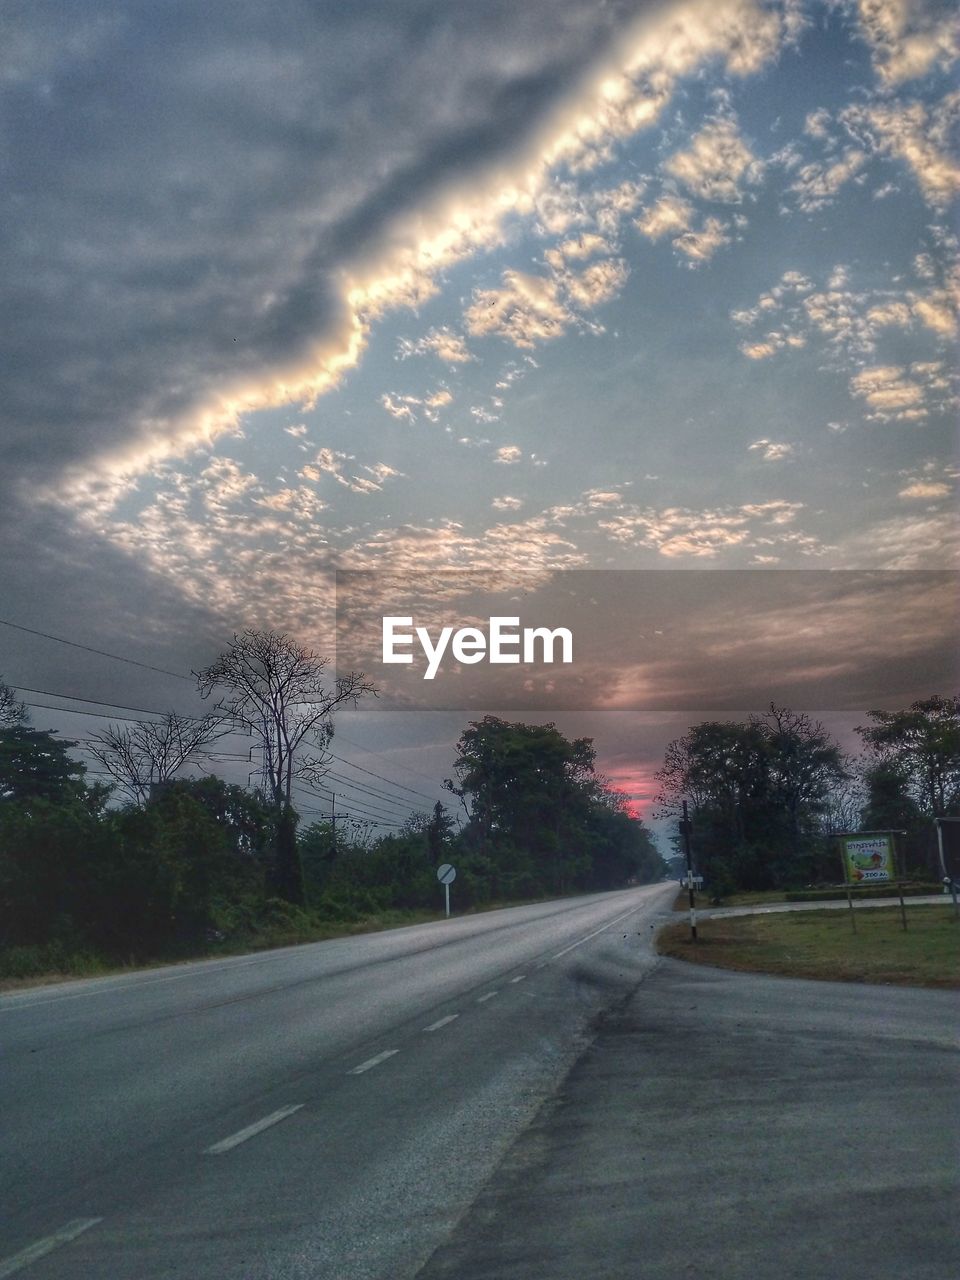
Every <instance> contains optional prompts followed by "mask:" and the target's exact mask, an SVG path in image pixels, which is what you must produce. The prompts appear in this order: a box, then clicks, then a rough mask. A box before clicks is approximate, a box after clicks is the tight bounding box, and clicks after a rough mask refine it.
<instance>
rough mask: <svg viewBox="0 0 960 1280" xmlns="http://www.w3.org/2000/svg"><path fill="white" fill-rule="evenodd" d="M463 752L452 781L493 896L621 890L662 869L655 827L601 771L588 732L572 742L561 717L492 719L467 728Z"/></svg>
mask: <svg viewBox="0 0 960 1280" xmlns="http://www.w3.org/2000/svg"><path fill="white" fill-rule="evenodd" d="M457 750H458V756H457V761H456V765H455V772H456V775H457V783H454V782H453V781H449V782H448V788H449V789H450V790H451V791H453V792H454V793H455V794H458V795H460V797H461V799H462V800H463V803H464V808H465V811H466V812H467V813H468V815H469V821H468V823H467V826H466V828H465V830H464V831H463V832H462V834H461V836H460V838H459V839H460V844H461V846H462V848H463V849H464V851H465V853H466V854H467V855H468V857H470V858H475V859H477V860H478V863H477V865H480V863H481V861H482V865H483V866H484V868H485V871H484V873H483V874H486V875H487V876H488V877H489V882H490V885H491V892H492V893H493V895H494V896H500V897H529V896H532V895H534V894H537V893H542V892H544V891H547V892H556V893H563V892H568V891H570V890H573V889H587V888H598V887H601V886H603V887H613V886H614V885H615V884H624V883H626V882H627V881H628V880H630V879H641V878H643V879H647V878H651V879H655V878H657V877H658V876H659V875H660V874H661V870H662V864H661V862H660V859H659V856H658V855H657V854H656V851H655V849H654V847H653V844H652V841H651V840H650V837H649V833H647V832H645V831H643V828H642V826H641V824H640V823H639V822H637V821H636V820H635V819H633V818H631V817H630V816H629V814H627V813H626V811H625V809H624V807H623V801H622V798H621V797H617V796H616V795H615V794H613V793H612V792H611V791H610V790H609V788H607V787H606V785H605V783H604V781H603V779H602V778H600V777H598V776H597V774H596V772H595V752H594V748H593V742H592V740H591V739H590V738H577V739H575V740H574V741H572V742H571V741H568V740H567V739H566V738H565V737H564V736H563V734H561V733H560V732H559V731H558V730H557V728H556V726H555V725H553V724H546V725H528V724H522V723H519V724H512V723H510V722H508V721H505V720H501V719H498V718H497V717H496V716H486V717H485V718H484V719H483V720H479V721H473V722H472V723H471V724H469V725H468V726H467V728H466V729H465V730H464V732H463V733H462V734H461V736H460V740H459V742H458V744H457ZM458 857H462V855H461V854H459V853H458Z"/></svg>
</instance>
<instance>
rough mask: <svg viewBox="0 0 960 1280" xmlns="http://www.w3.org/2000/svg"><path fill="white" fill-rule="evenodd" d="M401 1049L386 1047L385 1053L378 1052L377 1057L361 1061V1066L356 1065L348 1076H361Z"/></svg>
mask: <svg viewBox="0 0 960 1280" xmlns="http://www.w3.org/2000/svg"><path fill="white" fill-rule="evenodd" d="M399 1052H400V1050H399V1049H384V1051H383V1053H378V1054H377V1056H376V1057H375V1058H368V1059H367V1060H366V1062H361V1063H360V1065H359V1067H354V1068H353V1070H352V1071H348V1072H347V1075H348V1076H360V1075H363V1073H364V1071H369V1070H370V1068H371V1067H379V1065H380V1063H381V1062H386V1060H387V1059H388V1058H392V1057H393V1055H394V1054H395V1053H399Z"/></svg>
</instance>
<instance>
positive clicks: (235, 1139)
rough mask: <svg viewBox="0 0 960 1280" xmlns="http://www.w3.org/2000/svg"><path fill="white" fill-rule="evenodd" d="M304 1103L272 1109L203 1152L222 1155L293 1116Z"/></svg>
mask: <svg viewBox="0 0 960 1280" xmlns="http://www.w3.org/2000/svg"><path fill="white" fill-rule="evenodd" d="M303 1105H304V1104H303V1103H302V1102H297V1103H294V1105H293V1106H292V1107H281V1108H280V1110H279V1111H271V1112H270V1114H269V1115H268V1116H264V1117H263V1119H262V1120H255V1121H254V1122H253V1124H248V1125H247V1127H246V1128H245V1129H240V1130H239V1132H237V1133H232V1134H231V1135H230V1137H229V1138H224V1139H223V1140H222V1141H221V1142H215V1143H214V1144H213V1146H212V1147H207V1149H206V1150H205V1151H204V1153H203V1154H204V1155H205V1156H222V1155H223V1153H224V1152H225V1151H232V1150H233V1148H234V1147H239V1145H240V1143H241V1142H246V1141H247V1139H248V1138H254V1137H256V1135H257V1134H258V1133H263V1131H264V1129H269V1128H270V1127H271V1126H272V1125H275V1124H279V1123H280V1121H281V1120H286V1118H287V1116H292V1115H293V1113H294V1112H295V1111H299V1110H300V1108H301V1107H302V1106H303Z"/></svg>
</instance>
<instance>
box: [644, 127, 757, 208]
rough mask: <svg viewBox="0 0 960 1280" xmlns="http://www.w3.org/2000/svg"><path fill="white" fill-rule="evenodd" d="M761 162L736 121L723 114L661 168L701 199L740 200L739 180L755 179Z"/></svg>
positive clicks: (725, 201)
mask: <svg viewBox="0 0 960 1280" xmlns="http://www.w3.org/2000/svg"><path fill="white" fill-rule="evenodd" d="M761 168H762V166H761V165H760V164H759V162H758V161H757V159H756V157H755V156H754V155H753V153H752V152H751V150H750V148H749V147H748V146H747V145H746V143H745V142H744V141H743V139H742V138H741V137H740V134H739V131H738V129H737V125H736V122H735V121H734V120H732V119H728V118H722V119H719V120H715V121H712V122H711V123H710V124H708V125H707V127H706V128H705V129H702V130H701V131H700V132H699V133H698V134H695V135H694V137H693V139H692V141H691V144H690V147H689V149H688V150H686V151H678V152H676V153H675V154H674V155H672V156H670V158H669V159H668V160H666V161H665V162H664V164H663V169H664V171H665V172H666V173H668V174H669V175H670V176H671V177H672V178H675V179H676V180H677V181H678V182H679V183H681V185H683V186H684V187H686V188H687V190H688V191H689V192H690V193H691V194H692V195H694V196H698V197H699V198H700V199H701V200H713V201H720V202H721V203H723V204H739V202H740V201H741V199H742V198H743V196H742V192H741V189H740V183H741V180H745V179H749V180H751V181H756V180H757V178H758V177H759V174H760V172H761Z"/></svg>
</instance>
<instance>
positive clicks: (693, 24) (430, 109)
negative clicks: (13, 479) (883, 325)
mask: <svg viewBox="0 0 960 1280" xmlns="http://www.w3.org/2000/svg"><path fill="white" fill-rule="evenodd" d="M52 11H53V13H54V14H55V15H56V16H55V18H54V19H52V20H51V19H50V17H49V14H48V8H47V7H46V6H33V7H29V6H28V7H27V8H25V9H22V10H21V11H20V12H19V13H18V15H17V16H16V19H15V25H14V30H13V31H12V33H11V32H9V31H8V32H7V33H6V38H7V39H8V41H9V42H10V46H11V47H15V48H17V49H19V50H20V51H21V55H22V56H21V55H18V59H17V66H16V73H15V74H14V75H13V76H11V77H10V79H9V81H8V83H7V85H6V86H5V89H6V93H7V95H8V97H7V104H6V105H7V107H8V118H9V119H10V120H11V121H12V122H13V127H12V128H11V130H10V140H11V142H10V146H11V153H10V156H9V173H10V174H12V175H13V181H12V183H8V188H7V196H6V198H7V200H8V203H7V205H6V207H5V214H6V215H7V216H6V219H5V220H6V225H7V234H6V235H5V239H4V246H5V247H4V250H3V257H2V260H0V280H2V281H3V282H4V286H3V288H4V292H3V296H2V297H0V303H2V305H3V306H4V308H5V310H7V311H8V312H12V311H16V313H17V314H18V316H19V317H20V320H19V323H18V326H17V330H16V333H15V334H14V335H13V340H12V343H11V344H10V345H9V346H8V348H7V350H6V352H5V356H4V363H3V367H2V371H3V376H4V385H5V397H4V413H5V418H4V422H3V429H4V432H5V435H6V437H7V439H8V455H7V457H8V468H7V474H8V475H10V474H19V473H20V472H21V471H22V469H24V468H30V469H31V470H32V472H33V473H34V474H35V475H36V474H42V475H44V476H51V475H54V474H60V473H62V471H63V469H64V468H65V467H73V468H74V472H73V474H72V476H71V477H70V478H68V479H67V480H65V479H63V478H61V479H60V481H59V482H58V484H57V486H56V488H57V491H58V492H59V495H60V496H61V497H63V498H64V499H65V500H66V501H70V500H71V496H72V495H73V494H78V495H82V493H83V491H84V486H85V485H87V484H88V483H89V480H88V477H87V475H86V474H85V472H86V471H87V470H92V469H97V470H99V471H100V472H101V473H102V472H103V470H104V469H106V468H108V467H109V468H110V469H112V470H113V471H114V472H115V473H117V474H119V475H123V474H126V473H129V474H135V473H139V472H142V471H144V470H145V469H146V468H147V467H149V466H150V465H151V463H152V462H156V461H157V460H158V459H162V458H164V457H168V456H171V455H172V454H173V453H176V452H184V451H186V450H189V449H190V448H192V447H194V446H196V445H197V444H201V443H207V444H209V443H210V442H211V441H212V440H213V439H214V438H215V437H217V436H218V435H221V434H223V433H224V432H227V431H230V430H236V429H237V427H238V425H239V423H240V422H241V420H242V419H243V418H244V417H245V416H248V415H250V414H251V413H253V412H255V411H257V410H259V409H264V408H267V407H271V406H277V405H282V404H289V403H303V404H308V405H309V404H313V403H314V402H315V401H316V399H317V398H318V397H319V396H322V395H324V394H326V393H327V392H329V391H330V390H331V389H332V388H334V387H336V386H337V385H338V384H339V381H340V379H341V378H342V377H343V375H344V373H345V372H346V371H348V370H349V369H352V368H353V367H355V366H356V364H357V363H358V361H359V360H360V359H361V357H362V354H363V352H364V350H365V348H366V346H367V343H368V341H369V335H370V330H371V326H372V325H373V324H374V323H376V321H377V320H378V319H379V318H380V317H381V316H383V315H384V314H385V313H386V312H387V311H389V310H391V309H396V308H398V307H418V306H420V305H422V304H423V303H424V302H425V301H426V300H428V299H429V298H430V297H431V296H433V295H434V294H435V293H436V291H437V289H438V284H437V281H438V279H439V278H440V277H441V275H442V273H443V272H444V271H446V270H448V269H449V268H450V267H452V266H453V265H455V264H456V263H458V262H461V261H463V260H464V259H465V258H467V257H469V256H471V255H473V254H476V253H478V252H482V251H486V250H489V249H490V248H492V247H495V246H498V245H501V244H503V243H504V235H505V232H504V228H505V225H506V224H507V223H508V222H509V221H510V220H512V219H517V218H524V219H531V220H534V219H539V220H543V219H544V218H547V217H548V206H549V205H550V202H551V201H553V202H554V204H555V206H556V207H557V209H560V208H561V207H562V208H563V209H565V210H566V212H565V213H564V215H563V216H564V217H565V218H566V219H567V220H568V221H569V220H570V219H571V218H573V219H575V218H576V217H577V216H578V215H577V214H576V206H577V205H578V203H579V204H581V205H582V206H583V207H584V208H585V209H586V212H587V216H588V217H594V218H595V219H596V220H597V222H598V225H599V224H600V221H601V219H603V220H604V226H605V227H606V226H607V225H611V226H612V225H613V224H615V223H616V221H617V219H618V218H619V217H620V216H622V214H623V212H624V211H626V210H627V209H629V208H630V207H631V203H635V201H636V198H637V196H636V191H635V190H632V191H631V190H628V189H627V187H626V186H624V185H621V187H620V188H611V192H610V200H609V202H608V203H607V204H606V205H605V206H603V207H601V206H600V205H594V206H593V208H592V209H588V208H587V205H588V204H589V201H581V200H579V199H578V197H577V196H576V194H575V192H574V193H573V194H571V192H570V184H568V189H567V191H566V192H564V189H563V184H564V179H563V174H564V173H566V174H568V175H570V176H571V184H572V183H573V181H574V179H575V176H576V175H577V174H581V173H584V172H589V171H590V170H591V168H593V167H595V166H596V165H597V164H598V163H600V162H602V161H603V159H604V158H605V157H608V156H609V155H611V154H612V148H614V147H615V146H617V145H618V144H619V143H620V142H621V141H623V140H625V139H627V138H629V137H630V136H632V135H633V134H635V133H636V132H637V131H638V130H641V129H643V128H646V127H649V126H650V125H651V124H652V123H653V122H654V121H655V120H656V119H657V118H658V116H659V114H660V112H661V111H662V110H663V108H664V106H665V105H666V103H667V102H668V101H669V100H670V97H671V95H672V94H673V92H674V90H675V88H676V85H677V84H678V83H679V81H680V80H681V79H682V78H683V77H685V76H689V75H691V74H694V73H695V72H696V71H697V70H698V69H699V68H700V67H702V66H703V65H704V64H706V63H707V62H711V61H716V62H717V63H718V65H720V66H723V67H725V69H726V71H727V72H728V73H729V74H731V75H733V76H745V75H751V74H754V73H755V72H757V71H758V70H759V69H760V68H761V67H762V66H763V65H764V64H765V63H768V62H769V61H770V60H771V59H773V58H774V57H775V56H776V55H777V53H778V52H779V51H780V49H781V48H782V47H783V46H784V44H785V43H787V42H789V41H790V40H792V39H794V38H795V37H796V35H797V33H798V31H799V29H800V27H801V25H802V21H801V19H800V17H799V10H798V9H797V6H796V5H795V4H793V3H787V4H785V5H783V6H782V7H772V6H768V5H765V4H761V3H758V2H755V0H720V2H715V0H714V2H711V3H706V0H689V2H688V3H685V4H667V5H664V6H663V7H662V8H661V9H656V10H653V11H651V10H650V9H649V8H648V6H647V5H645V4H642V3H640V0H621V2H620V3H617V4H611V5H604V6H588V7H586V8H585V7H584V6H583V5H582V4H580V3H576V2H575V0H555V2H554V0H551V3H549V4H547V3H545V0H532V2H531V3H529V4H524V5H520V6H518V5H511V4H507V3H506V0H493V7H492V9H491V6H490V5H484V6H455V7H454V8H453V9H451V8H450V6H449V5H441V4H440V3H439V0H425V2H424V5H423V6H422V8H421V9H420V10H418V17H417V21H416V22H412V21H411V20H410V17H409V14H408V13H407V12H406V10H405V9H404V8H403V7H397V6H395V5H386V4H383V3H379V4H376V3H375V4H373V5H371V6H369V7H368V8H367V9H365V10H364V12H363V13H362V14H361V15H359V16H358V15H357V14H355V13H354V11H353V10H352V9H343V7H342V6H328V5H321V6H319V8H316V7H315V8H309V7H308V8H304V7H303V6H302V5H300V4H297V3H293V2H292V0H279V2H278V4H277V5H275V6H273V7H272V8H271V11H270V15H269V18H267V17H266V16H265V15H264V13H263V11H262V10H261V9H259V8H258V7H257V6H255V5H252V4H249V3H239V4H237V5H234V6H231V7H230V9H229V11H228V12H224V13H219V14H218V15H217V16H216V18H214V17H213V16H212V15H211V14H209V13H207V12H206V10H203V9H196V10H191V11H190V12H189V13H188V14H184V13H180V12H179V11H178V12H177V14H176V15H173V14H167V15H166V16H162V17H160V18H158V16H157V12H156V7H155V6H153V5H149V4H147V3H146V2H145V0H133V3H131V4H130V5H128V6H127V7H126V8H125V10H124V20H123V22H122V23H121V22H114V21H105V20H101V19H100V17H96V18H95V17H92V16H91V15H90V14H89V12H88V10H87V9H86V8H85V7H84V6H72V5H66V4H64V3H54V4H53V10H52ZM51 21H53V23H54V25H55V27H56V38H55V39H54V40H52V38H51V35H50V30H49V29H48V28H49V26H50V23H51ZM52 46H53V47H55V50H56V52H55V53H54V52H52ZM505 51H509V52H505ZM121 65H122V66H123V68H124V74H123V75H117V74H115V68H116V67H117V66H121ZM438 67H443V68H445V69H446V71H447V74H445V76H444V78H443V82H442V90H440V91H437V92H431V93H425V92H424V91H423V86H424V85H425V84H430V85H436V84H437V79H436V69H437V68H438ZM67 116H69V117H70V118H72V119H75V120H83V121H84V122H85V123H84V128H83V130H82V131H80V132H79V133H78V134H76V136H74V135H71V136H70V138H69V141H68V140H67V138H66V136H65V135H64V133H63V131H62V130H61V129H59V128H57V127H56V126H55V121H56V120H59V119H62V118H66V117H67ZM185 140H188V143H189V145H185ZM17 182H19V183H20V185H19V187H16V186H15V185H14V184H16V183H17ZM614 193H618V194H614ZM690 247H691V248H692V249H693V251H694V253H695V254H696V253H697V252H701V251H702V250H698V249H697V246H696V244H695V243H693V242H691V246H690ZM416 345H417V344H416V343H415V344H414V346H416ZM65 352H68V353H69V358H64V355H63V353H65ZM454 352H456V353H457V354H453V353H454ZM445 353H446V358H447V359H450V360H452V362H454V363H456V362H458V360H459V361H462V349H461V348H459V347H458V346H456V345H455V344H454V345H452V346H447V347H446V348H445ZM438 354H439V352H438ZM78 467H79V468H80V470H76V468H78ZM71 486H73V487H71Z"/></svg>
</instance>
